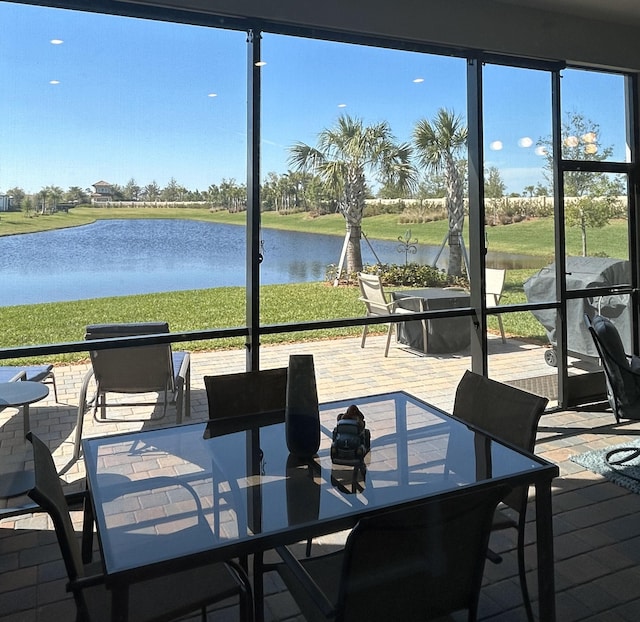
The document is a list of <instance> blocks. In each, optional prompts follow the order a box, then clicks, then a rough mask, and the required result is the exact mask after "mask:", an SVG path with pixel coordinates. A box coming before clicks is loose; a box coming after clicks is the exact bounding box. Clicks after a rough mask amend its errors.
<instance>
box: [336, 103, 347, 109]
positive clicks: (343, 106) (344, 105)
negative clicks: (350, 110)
mask: <svg viewBox="0 0 640 622" xmlns="http://www.w3.org/2000/svg"><path fill="white" fill-rule="evenodd" d="M346 107H347V104H338V108H346Z"/></svg>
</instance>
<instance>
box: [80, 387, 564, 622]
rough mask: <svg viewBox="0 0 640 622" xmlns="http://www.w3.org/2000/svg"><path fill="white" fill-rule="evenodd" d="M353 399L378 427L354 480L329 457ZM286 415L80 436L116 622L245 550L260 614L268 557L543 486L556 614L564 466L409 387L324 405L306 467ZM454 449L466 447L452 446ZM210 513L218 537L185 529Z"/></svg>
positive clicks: (545, 551) (544, 546) (542, 515)
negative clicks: (175, 580)
mask: <svg viewBox="0 0 640 622" xmlns="http://www.w3.org/2000/svg"><path fill="white" fill-rule="evenodd" d="M350 404H356V405H357V406H358V407H359V408H360V410H361V411H362V412H363V413H364V415H365V417H366V420H367V425H368V427H369V428H370V429H371V431H372V444H371V451H370V452H369V453H368V454H367V457H366V458H365V466H366V471H362V472H361V473H359V474H358V477H357V478H356V477H353V476H352V477H351V478H350V477H349V473H348V472H345V469H346V470H347V471H348V469H352V470H353V469H354V467H345V466H341V467H339V466H336V465H334V464H332V462H331V459H330V454H329V452H330V446H331V432H332V430H333V427H334V425H335V422H336V417H337V415H338V414H339V413H342V412H344V411H345V410H346V408H347V407H348V406H349V405H350ZM256 419H257V418H256ZM281 419H282V417H276V418H274V417H273V416H268V417H266V418H264V421H263V420H262V418H260V419H259V420H256V422H255V423H254V426H255V427H254V428H253V429H252V430H250V431H237V432H235V431H233V427H229V428H226V429H222V430H218V432H217V434H212V433H211V432H212V430H211V429H209V430H208V428H207V424H206V423H194V424H189V425H182V426H177V427H171V428H164V429H156V430H148V431H143V432H136V433H129V434H121V435H115V436H109V437H101V438H92V439H85V440H84V441H83V448H84V457H85V464H86V472H87V485H88V489H89V493H90V498H91V504H90V506H88V510H87V511H88V512H89V514H88V518H89V521H88V522H87V524H88V525H90V524H91V522H90V519H91V518H92V517H95V522H96V527H97V532H98V538H99V543H100V548H101V553H102V559H103V563H104V568H105V572H106V585H107V587H108V588H109V589H111V590H112V594H113V612H114V618H113V619H114V620H125V619H126V603H127V598H128V590H129V586H130V584H131V583H132V582H133V581H142V580H144V579H145V578H146V577H152V576H158V575H163V574H164V575H170V574H171V572H172V571H174V570H175V569H176V568H177V567H185V566H189V567H191V566H193V565H194V564H209V563H213V562H217V561H224V560H227V559H233V558H236V557H242V556H244V555H253V556H254V557H253V567H254V590H255V598H256V615H257V617H258V620H261V619H262V615H263V582H262V579H263V577H262V574H263V566H262V553H263V552H264V551H266V550H269V549H272V548H274V547H276V546H280V545H288V544H293V543H295V542H300V541H305V540H307V539H308V538H315V537H317V536H321V535H325V534H329V533H337V532H339V531H342V530H344V529H349V528H351V527H353V526H354V525H355V524H356V523H357V522H358V520H359V519H360V518H361V517H363V516H371V515H375V514H379V513H384V512H387V511H389V510H390V509H394V508H399V507H410V506H412V505H416V504H420V503H421V502H422V501H424V500H425V499H431V498H433V497H438V496H440V495H442V496H444V495H446V496H449V495H455V494H457V493H458V492H460V493H464V492H465V491H467V490H470V489H478V488H481V489H485V488H486V489H490V488H493V487H495V486H503V485H507V486H509V487H512V486H522V485H529V484H530V485H533V486H535V490H536V501H535V503H536V511H535V517H536V519H535V522H536V534H537V541H536V547H537V560H538V591H539V603H540V619H541V620H545V622H553V621H554V620H555V594H554V569H553V529H552V511H551V482H552V480H553V478H554V477H556V476H557V474H558V467H557V466H556V465H553V464H550V463H548V462H546V461H545V460H542V459H540V458H537V457H536V456H533V455H530V454H525V453H522V452H520V451H518V450H516V449H514V448H510V447H507V446H505V445H503V444H501V443H500V442H498V441H497V440H495V439H493V438H491V437H489V436H487V435H485V434H483V433H480V432H478V431H476V430H474V429H473V428H472V427H470V426H468V425H466V424H464V423H463V422H461V421H459V420H457V419H455V418H453V417H451V416H450V415H447V414H446V413H444V412H442V411H441V410H439V409H438V408H436V407H434V406H431V405H429V404H427V403H425V402H422V401H421V400H418V399H416V398H414V397H412V396H410V395H408V394H407V393H404V392H394V393H386V394H381V395H377V396H371V397H364V398H356V399H353V400H345V401H340V402H331V403H328V404H324V405H322V406H321V426H322V440H321V445H320V450H319V452H318V455H317V456H316V457H315V458H313V459H310V460H308V461H306V462H304V461H303V462H300V461H298V460H296V459H293V458H292V457H291V456H290V454H289V452H288V450H287V447H286V442H285V430H284V423H282V421H281ZM274 421H275V422H274ZM207 431H208V433H205V432H207ZM451 445H453V446H455V447H456V448H457V449H458V451H455V452H450V451H449V448H450V446H451ZM450 454H451V455H450ZM158 481H160V482H163V484H162V486H159V485H158ZM167 482H169V483H167ZM345 482H347V485H345ZM173 483H175V485H172V484H173ZM352 484H353V485H352ZM190 495H195V496H196V497H197V499H198V500H199V502H198V504H197V506H199V508H200V509H199V510H198V511H196V512H195V514H194V509H193V503H187V501H189V500H190V499H191V496H190ZM167 499H172V500H173V502H172V503H168V502H167ZM181 501H182V502H181ZM160 510H162V511H160ZM202 518H204V520H205V521H206V524H208V526H209V530H210V537H198V538H195V539H194V538H191V539H189V538H187V537H185V535H184V533H185V529H186V528H187V527H188V526H189V524H190V523H192V522H193V521H196V520H201V519H202ZM86 527H87V525H85V530H84V534H85V535H86V536H87V537H90V531H89V530H88V529H87V528H86ZM158 542H162V546H159V545H158ZM85 544H86V543H85ZM89 544H90V543H89Z"/></svg>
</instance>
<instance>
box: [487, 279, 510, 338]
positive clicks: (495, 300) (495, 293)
mask: <svg viewBox="0 0 640 622" xmlns="http://www.w3.org/2000/svg"><path fill="white" fill-rule="evenodd" d="M506 272H507V271H506V270H498V269H496V268H486V269H485V271H484V273H485V294H486V301H487V309H490V308H491V307H497V306H498V305H499V304H500V298H502V290H503V288H504V279H505V275H506ZM495 317H496V318H497V320H498V326H499V327H500V335H501V336H502V343H507V340H506V338H505V336H504V326H503V325H502V316H501V315H496V316H495Z"/></svg>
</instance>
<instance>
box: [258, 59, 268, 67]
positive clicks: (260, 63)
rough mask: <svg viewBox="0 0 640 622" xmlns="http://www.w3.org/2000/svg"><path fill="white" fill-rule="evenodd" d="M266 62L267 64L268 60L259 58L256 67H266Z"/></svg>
mask: <svg viewBox="0 0 640 622" xmlns="http://www.w3.org/2000/svg"><path fill="white" fill-rule="evenodd" d="M266 64H267V63H266V61H263V60H259V61H258V62H257V63H256V67H264V66H265V65H266Z"/></svg>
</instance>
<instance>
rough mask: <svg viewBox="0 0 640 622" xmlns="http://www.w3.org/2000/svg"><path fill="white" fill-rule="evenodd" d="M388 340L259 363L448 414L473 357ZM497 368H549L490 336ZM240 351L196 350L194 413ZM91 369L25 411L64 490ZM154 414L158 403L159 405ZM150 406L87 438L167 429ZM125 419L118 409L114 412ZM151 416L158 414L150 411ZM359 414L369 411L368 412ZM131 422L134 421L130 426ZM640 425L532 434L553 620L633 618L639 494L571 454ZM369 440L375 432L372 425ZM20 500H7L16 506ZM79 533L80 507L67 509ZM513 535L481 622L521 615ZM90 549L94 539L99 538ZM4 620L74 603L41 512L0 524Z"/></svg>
mask: <svg viewBox="0 0 640 622" xmlns="http://www.w3.org/2000/svg"><path fill="white" fill-rule="evenodd" d="M384 346H385V337H384V336H381V337H377V336H376V337H370V338H369V339H368V340H367V344H366V348H365V349H361V348H360V341H359V339H339V340H331V341H321V342H309V343H298V344H292V345H286V346H273V347H264V348H263V349H262V367H263V368H269V367H278V366H286V365H287V363H288V357H289V355H290V354H294V353H295V354H300V353H311V354H313V355H314V361H315V368H316V377H317V382H318V393H319V399H320V401H328V400H334V399H353V401H354V403H356V404H357V401H358V397H363V396H367V395H372V394H375V393H381V392H386V391H392V390H404V391H407V392H408V393H411V394H413V395H415V396H417V397H419V398H421V399H423V400H425V401H427V402H430V403H432V404H434V405H436V406H438V407H441V408H442V409H444V410H447V411H449V412H450V411H451V408H452V405H453V398H454V391H455V387H456V385H457V383H458V382H459V380H460V378H461V376H462V374H463V372H464V370H465V369H467V368H468V367H469V358H468V357H467V356H465V355H464V353H463V355H435V356H420V355H417V354H416V353H415V352H413V351H410V350H408V349H406V348H403V347H402V346H400V345H392V347H391V350H390V353H389V356H388V358H385V357H384V356H383V351H384ZM490 352H491V354H492V357H491V361H492V375H493V377H494V378H495V379H497V380H500V381H504V382H515V383H516V384H518V383H519V384H520V385H521V386H522V384H523V383H524V382H525V381H526V379H533V378H538V379H539V378H540V377H542V376H545V375H546V376H548V375H550V374H553V373H554V370H553V369H550V368H549V367H548V366H547V365H546V364H545V362H544V357H543V351H542V349H541V348H540V347H539V346H533V345H529V344H525V343H522V342H518V341H515V340H507V343H506V344H502V343H501V340H500V339H498V338H496V339H491V343H490ZM244 364H245V355H244V352H242V351H226V352H215V353H213V352H212V353H196V354H193V356H192V381H191V384H192V393H191V409H192V413H191V419H192V420H193V421H199V420H204V419H206V418H207V396H206V392H205V389H204V383H203V376H205V375H216V374H224V373H230V372H233V371H242V370H243V369H244ZM87 368H88V367H87V366H86V365H73V366H59V367H56V368H55V374H56V380H57V383H58V394H59V400H60V403H58V404H56V403H55V400H54V398H53V394H52V393H51V394H50V395H49V396H48V397H47V398H46V399H45V400H43V401H41V402H38V403H37V404H33V405H32V407H31V427H32V429H33V430H34V431H35V432H36V434H38V435H39V436H40V437H41V438H42V439H43V440H45V441H46V442H47V444H48V445H49V447H50V449H51V450H52V452H53V453H54V458H55V461H56V466H57V467H58V469H59V470H60V472H61V473H62V476H63V478H64V480H65V481H66V482H67V489H68V490H69V491H72V490H81V489H82V488H83V485H84V482H83V476H84V471H83V461H82V459H80V460H79V461H77V462H74V461H73V459H72V454H73V432H74V426H75V420H76V414H77V401H78V392H79V389H80V386H81V383H82V378H83V376H84V374H85V372H86V370H87ZM157 410H158V411H160V409H159V408H158V409H157ZM152 411H153V407H148V408H147V412H146V413H145V408H144V407H143V408H136V409H135V410H129V409H123V413H124V414H123V416H122V417H120V418H121V419H125V420H126V419H128V421H124V422H111V423H96V422H94V421H93V420H92V419H91V416H90V414H87V415H86V422H85V428H84V436H86V437H88V436H97V435H105V434H112V433H116V432H124V431H132V430H137V429H142V428H147V427H149V426H151V425H165V424H167V425H171V424H172V423H173V412H172V410H171V409H169V411H168V414H167V417H166V419H165V420H163V421H160V422H157V423H154V424H151V423H149V422H148V421H140V419H145V418H146V417H148V416H149V415H150V414H151V412H152ZM119 414H120V413H119ZM155 414H157V413H155ZM365 415H366V413H365ZM134 419H136V420H135V421H134ZM0 426H1V427H0V443H1V444H0V451H1V460H2V465H3V468H9V467H10V465H11V463H12V455H13V456H14V458H13V460H15V459H17V458H15V456H19V455H21V452H23V451H24V441H23V440H22V433H23V427H22V417H21V414H20V413H19V412H18V410H17V409H13V408H7V409H5V410H4V411H3V412H2V413H0ZM639 431H640V423H633V422H631V423H623V424H621V425H616V424H615V422H614V418H613V415H612V414H611V412H610V411H607V410H606V409H605V408H603V407H602V408H601V407H599V406H597V405H596V406H594V407H592V408H586V409H580V410H575V411H565V412H553V413H552V414H547V415H544V416H543V418H542V420H541V423H540V426H539V432H538V437H537V446H536V453H537V454H538V455H539V456H541V457H544V458H546V459H547V460H550V461H552V462H554V463H556V464H557V465H558V466H559V467H560V477H559V478H558V479H557V480H556V481H555V484H554V489H553V514H554V536H555V537H554V547H555V572H556V602H557V619H558V620H562V621H566V622H572V621H574V620H575V621H577V620H594V621H595V620H598V621H602V620H605V621H632V620H634V621H635V620H637V618H638V615H639V613H640V580H639V579H640V570H639V569H638V562H639V561H640V539H639V538H638V535H637V530H636V528H635V526H636V523H637V514H638V511H640V498H639V497H638V495H636V494H634V493H632V492H630V491H628V490H627V489H625V488H623V487H621V486H617V485H615V484H613V483H610V482H608V481H606V480H605V479H604V478H603V477H601V476H599V475H596V474H594V473H592V472H590V471H587V470H585V469H584V468H582V467H580V466H578V465H577V464H575V463H573V462H571V461H570V460H569V458H570V456H571V455H573V454H578V453H582V452H584V451H586V450H588V449H594V448H598V447H604V446H607V445H612V444H618V443H622V442H624V441H625V440H630V439H633V438H635V437H636V436H637V434H638V432H639ZM371 432H372V435H373V437H374V438H375V434H376V430H375V429H372V430H371ZM26 501H28V499H26V498H20V497H18V498H15V499H11V500H9V502H3V505H9V506H11V505H13V506H15V505H16V504H20V503H23V502H26ZM532 514H533V506H532V505H531V504H530V511H529V519H530V520H529V525H528V528H530V529H529V534H528V545H527V566H528V580H529V585H530V589H531V592H532V596H533V598H534V611H535V610H536V606H537V602H536V601H537V596H536V595H537V589H536V588H537V586H536V572H535V570H536V560H535V547H534V546H533V539H534V534H535V530H534V526H533V522H532V518H533V516H532ZM73 516H74V521H77V525H78V531H79V530H80V525H81V523H82V513H81V512H80V511H74V512H73ZM515 535H516V532H515V530H507V531H504V532H497V533H494V534H493V535H492V540H491V548H492V549H493V550H494V551H496V552H498V553H500V554H502V556H503V562H502V563H501V564H499V565H495V564H493V563H490V562H487V564H486V567H485V580H484V587H483V590H482V592H481V600H480V618H481V619H482V620H495V621H512V620H513V621H518V620H524V619H526V618H525V612H524V608H523V606H522V601H521V593H520V589H519V585H518V579H517V567H516V554H515V548H514V547H515ZM336 538H338V540H339V536H333V537H331V538H322V539H320V540H318V541H316V542H315V545H316V547H318V548H319V549H320V550H321V547H329V546H331V545H332V544H335V542H336ZM96 546H97V545H96ZM0 571H1V572H2V582H1V587H0V620H1V621H2V622H16V621H39V622H48V621H53V620H56V621H59V620H68V619H72V618H73V616H74V615H75V606H74V603H73V600H72V599H71V598H70V596H69V595H68V594H67V593H66V592H65V578H64V577H65V571H64V566H63V564H62V561H61V556H60V552H59V549H58V546H57V542H56V540H55V535H54V533H53V531H52V528H51V525H50V523H49V521H48V519H47V518H46V516H45V515H44V514H38V513H36V514H31V513H27V514H24V515H17V516H10V517H6V518H4V519H3V520H1V521H0ZM265 590H266V594H267V596H266V601H265V618H266V619H267V620H302V618H301V617H300V614H299V612H298V610H297V607H296V605H295V603H294V601H293V599H292V598H291V597H290V595H289V594H288V593H287V592H286V590H285V589H284V587H283V585H282V583H281V582H280V581H279V579H277V578H276V576H275V575H272V574H268V575H267V578H266V581H265ZM237 613H238V612H237V605H236V603H235V602H234V603H231V605H230V606H229V607H228V608H222V609H219V610H217V611H215V612H212V613H211V614H210V619H212V620H214V619H215V620H233V619H237Z"/></svg>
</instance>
